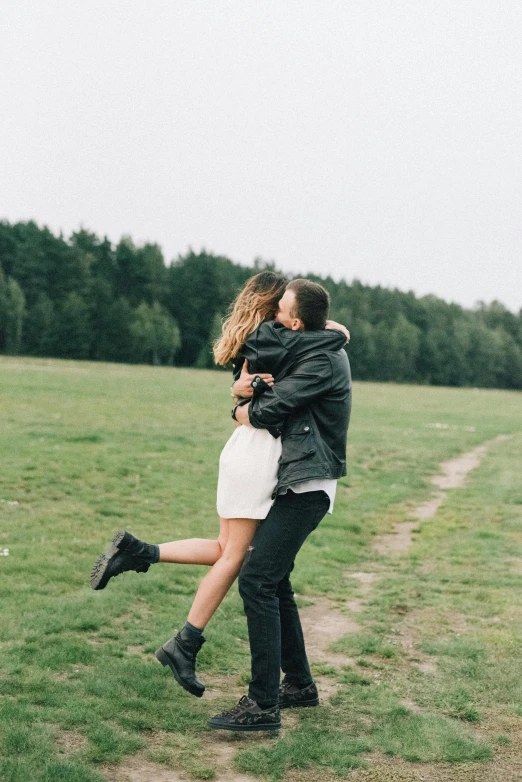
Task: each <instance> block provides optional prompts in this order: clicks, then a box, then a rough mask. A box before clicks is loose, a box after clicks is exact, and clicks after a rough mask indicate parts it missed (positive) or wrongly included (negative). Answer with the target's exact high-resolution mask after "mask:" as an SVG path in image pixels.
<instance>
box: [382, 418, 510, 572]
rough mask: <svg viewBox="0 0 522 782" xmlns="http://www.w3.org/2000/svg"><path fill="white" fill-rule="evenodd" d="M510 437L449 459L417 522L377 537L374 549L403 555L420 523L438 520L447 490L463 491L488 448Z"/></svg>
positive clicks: (418, 511) (417, 514) (417, 510)
mask: <svg viewBox="0 0 522 782" xmlns="http://www.w3.org/2000/svg"><path fill="white" fill-rule="evenodd" d="M509 437H510V435H503V434H499V435H497V437H495V438H494V439H493V440H488V441H487V442H485V443H482V445H478V446H477V447H476V448H474V449H473V450H472V451H469V452H468V453H465V454H462V456H458V457H457V458H456V459H450V460H449V461H447V462H443V463H442V464H441V465H440V472H439V473H438V474H437V475H434V476H433V478H432V479H431V484H432V486H436V487H437V489H438V491H433V492H432V493H431V496H430V497H429V499H427V500H426V502H424V503H423V504H422V505H419V506H418V507H417V508H415V510H414V511H412V512H411V513H410V514H409V515H410V516H411V517H412V518H413V519H415V521H403V522H401V523H399V524H395V526H394V530H393V532H392V533H390V534H389V535H378V536H377V537H376V538H375V541H374V548H375V550H376V551H377V553H379V554H381V555H382V556H385V557H387V556H393V555H400V554H404V553H405V552H406V551H407V550H408V549H409V547H410V546H411V544H412V534H413V531H414V530H415V529H416V527H417V526H418V523H419V522H422V521H430V520H431V519H433V518H434V517H435V514H436V513H437V511H438V509H439V508H440V506H441V505H442V503H443V502H444V499H445V497H446V492H447V491H448V489H460V488H461V487H462V486H464V483H465V480H466V476H467V475H468V473H469V472H471V470H474V469H475V468H476V467H478V466H479V465H480V462H481V460H482V458H483V457H484V455H485V454H486V452H487V450H488V448H489V447H490V446H491V445H493V444H495V443H498V442H502V441H503V440H508V439H509Z"/></svg>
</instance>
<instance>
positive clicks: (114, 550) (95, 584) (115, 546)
mask: <svg viewBox="0 0 522 782" xmlns="http://www.w3.org/2000/svg"><path fill="white" fill-rule="evenodd" d="M124 537H125V530H120V532H117V533H116V534H115V535H114V537H113V538H112V542H111V544H110V546H109V548H108V549H107V551H105V552H104V553H103V554H101V555H100V556H99V557H98V559H97V560H96V562H95V563H94V567H93V569H92V573H91V579H90V584H91V589H96V590H99V589H105V587H106V586H107V584H108V583H109V580H110V575H108V574H107V570H108V568H109V565H110V561H111V559H112V557H114V556H115V555H116V554H118V553H119V551H120V549H119V544H120V543H121V541H122V540H123V538H124Z"/></svg>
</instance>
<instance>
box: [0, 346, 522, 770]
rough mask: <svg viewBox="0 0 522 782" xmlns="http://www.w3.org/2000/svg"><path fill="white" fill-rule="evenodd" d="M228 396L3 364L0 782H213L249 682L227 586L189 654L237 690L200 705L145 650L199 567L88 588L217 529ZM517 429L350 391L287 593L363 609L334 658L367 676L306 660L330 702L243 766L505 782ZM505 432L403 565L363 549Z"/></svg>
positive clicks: (518, 683) (485, 407)
mask: <svg viewBox="0 0 522 782" xmlns="http://www.w3.org/2000/svg"><path fill="white" fill-rule="evenodd" d="M228 385H229V378H228V376H227V375H226V374H222V373H212V372H205V371H197V370H181V369H177V370H174V369H167V368H151V367H128V366H119V365H109V364H89V363H82V362H67V361H51V360H49V361H47V360H41V361H38V360H34V359H30V360H29V359H19V358H16V359H14V358H13V359H10V358H5V357H3V358H1V359H0V394H1V400H2V401H1V405H0V427H1V429H0V430H1V431H2V434H3V436H2V438H1V439H0V453H1V456H2V471H1V472H0V549H3V548H8V549H9V556H8V557H4V556H2V557H0V601H1V605H2V622H1V624H0V779H2V780H5V781H6V782H18V780H24V782H25V780H27V779H31V780H34V782H46V781H47V780H53V782H54V780H67V782H100V780H102V779H105V778H106V776H105V773H106V769H107V768H112V767H117V765H118V764H119V763H121V762H124V761H125V762H127V761H129V759H132V758H133V757H134V756H137V757H139V758H144V759H145V760H148V761H149V762H153V763H161V764H163V765H164V766H166V767H170V768H173V769H178V770H184V771H185V772H186V773H187V774H188V775H189V776H191V777H192V778H194V779H212V778H213V777H214V776H215V775H216V773H218V772H220V770H221V773H222V765H220V761H219V760H218V759H216V752H215V751H214V745H213V744H212V740H213V737H212V736H210V735H209V733H208V732H207V729H206V720H207V718H208V717H209V716H211V715H212V714H213V713H215V712H217V711H219V710H220V709H221V708H226V707H227V706H228V705H229V704H230V703H231V697H232V693H235V692H236V691H238V692H244V689H245V683H246V682H247V681H248V670H249V658H248V650H247V633H246V625H245V620H244V616H243V613H242V606H241V603H240V600H239V598H238V596H237V592H236V590H235V589H233V590H232V591H231V593H230V595H229V596H228V597H227V599H226V600H225V602H224V603H223V605H222V606H221V608H220V609H219V611H218V614H217V615H216V617H215V618H214V620H213V622H212V623H211V624H210V625H209V627H208V631H207V633H206V635H207V638H208V643H207V644H205V646H204V647H203V649H202V652H201V655H200V657H199V658H198V659H199V661H200V664H199V667H200V671H201V676H202V678H203V679H207V681H210V682H212V681H218V680H219V681H225V682H226V685H224V686H222V690H223V691H224V694H223V695H221V696H218V697H217V698H216V699H214V700H208V699H206V698H203V699H202V700H201V701H199V700H197V699H195V698H192V697H191V696H190V695H188V694H187V693H185V692H184V691H182V690H181V689H180V688H178V687H177V686H176V685H175V683H174V681H173V680H172V679H171V677H170V676H169V673H168V671H166V670H165V669H163V668H162V667H161V666H159V665H158V664H157V662H156V661H155V659H154V657H153V651H154V649H156V648H157V646H159V645H160V644H161V643H163V642H164V641H165V640H166V639H167V638H169V637H170V636H171V635H172V634H173V632H174V630H175V629H176V627H177V626H179V625H180V623H181V622H183V621H184V619H185V617H186V614H187V612H188V609H189V606H190V603H191V599H192V596H193V594H194V591H195V589H196V587H197V584H198V581H199V579H200V578H201V575H202V574H203V573H204V572H205V569H204V568H191V567H188V566H163V565H160V566H155V567H154V568H152V569H151V570H150V572H149V573H148V574H146V575H144V574H138V575H137V574H124V575H123V576H120V577H119V578H118V580H117V581H114V582H112V583H111V584H110V585H109V587H108V588H107V589H106V590H105V591H103V592H101V593H94V592H92V591H91V590H90V589H89V587H88V585H87V584H88V575H89V572H90V568H91V566H92V562H93V560H94V558H95V557H96V556H97V554H98V553H99V552H100V550H101V549H102V548H103V547H104V546H105V545H106V543H107V541H108V540H109V539H110V537H111V535H112V534H113V532H114V531H115V530H116V529H119V528H121V527H123V526H125V527H126V528H128V529H130V530H132V531H134V532H136V533H137V534H139V535H140V536H141V537H143V538H145V539H146V540H151V541H156V542H159V541H162V540H170V539H173V538H180V537H193V536H214V535H215V533H216V527H217V525H216V517H215V488H216V477H217V463H218V458H219V452H220V449H221V448H222V445H223V443H224V442H225V440H226V439H227V437H228V436H229V434H230V431H231V429H230V423H229V401H228V396H227V392H228ZM436 424H442V426H435V425H436ZM520 432H522V405H521V396H520V394H517V393H509V392H499V391H485V390H480V391H477V390H474V389H442V388H420V387H408V386H396V385H378V384H356V387H355V390H354V412H353V419H352V425H351V429H350V439H349V448H348V464H349V469H348V476H347V477H346V478H344V479H342V480H341V481H340V485H339V489H338V496H337V501H336V509H335V513H334V515H333V516H332V517H327V518H326V519H325V520H324V522H322V524H321V525H320V527H319V529H318V530H317V531H316V532H315V533H314V535H313V536H312V537H311V538H310V540H309V541H308V542H307V544H306V545H305V547H304V548H303V550H302V552H301V554H300V555H299V560H298V564H297V568H296V571H295V577H294V580H293V583H294V587H295V589H296V591H297V592H298V594H299V595H300V603H301V605H303V606H306V605H307V604H308V603H310V602H311V601H313V599H314V596H318V595H326V596H328V597H329V598H331V599H332V601H340V605H341V606H342V605H344V603H345V601H346V600H350V599H353V598H354V597H357V596H359V597H360V599H361V600H362V605H363V612H362V613H358V614H357V615H356V616H355V617H354V618H355V619H356V621H357V622H358V623H359V624H360V626H361V630H360V632H358V633H353V634H349V635H347V636H345V637H344V638H341V639H339V640H338V641H337V642H336V643H335V644H334V645H333V647H332V651H336V652H341V653H343V654H346V655H349V656H350V657H352V658H354V661H355V665H352V666H344V667H342V666H341V667H336V666H331V665H330V664H326V663H321V662H320V661H318V662H316V663H315V664H314V671H315V673H316V675H317V676H319V677H323V678H324V679H325V680H326V679H327V680H328V681H330V682H332V683H334V684H335V685H336V692H335V694H334V695H332V697H331V698H330V700H329V701H328V700H326V701H324V702H323V705H322V706H321V707H319V708H318V709H314V710H310V712H312V713H309V712H307V711H306V710H304V713H297V714H296V715H294V716H295V725H293V727H290V728H288V730H286V731H285V732H284V733H283V735H282V737H281V738H279V739H277V740H273V741H270V742H268V743H267V742H266V741H263V740H262V739H260V740H258V741H255V742H249V743H248V744H246V745H244V744H242V743H238V744H237V746H238V749H239V752H238V753H237V755H236V759H235V768H236V769H237V770H238V771H239V772H241V773H244V774H249V775H251V776H253V777H255V776H261V777H265V778H267V779H271V780H284V779H285V778H286V777H287V776H288V774H289V773H290V771H291V770H292V769H293V770H294V772H293V773H294V774H296V773H298V774H300V775H301V776H302V775H304V776H302V778H303V779H304V778H306V779H310V780H318V779H322V778H326V777H327V776H328V775H329V774H330V775H331V774H335V775H338V776H347V775H350V774H351V773H352V770H353V769H355V768H357V767H358V766H360V765H361V764H365V763H368V762H372V757H373V756H380V755H382V754H383V755H384V756H385V757H386V756H388V757H391V756H395V757H396V758H401V759H402V760H403V761H404V762H407V763H424V764H433V768H436V767H437V764H440V763H452V764H456V765H455V768H456V769H457V768H460V764H463V763H472V764H477V763H479V764H480V763H488V762H490V761H491V759H492V758H494V762H495V764H496V765H498V766H499V768H500V767H501V766H502V764H503V763H505V764H506V769H509V763H510V758H512V757H513V756H514V755H515V753H516V752H520V748H521V744H522V741H521V731H520V726H521V724H522V723H521V715H522V669H521V667H520V665H519V657H520V648H521V645H522V633H521V632H520V627H521V620H522V590H521V589H520V587H521V586H522V525H521V521H522V493H521V488H520V487H521V484H520V470H521V464H520V454H521V452H522V449H521V442H522V437H521V435H520ZM499 433H503V434H512V435H513V437H512V438H511V439H510V440H507V441H504V442H498V443H495V444H494V445H492V446H491V448H490V449H489V452H488V455H487V457H486V458H485V459H484V461H483V463H482V465H481V466H480V468H478V469H477V470H476V471H474V472H473V473H472V474H471V475H470V478H469V480H468V482H467V484H466V486H465V488H463V489H459V490H455V491H452V492H450V493H449V494H448V496H447V499H446V501H445V502H444V504H443V505H442V506H441V508H440V509H439V511H438V512H437V517H436V520H434V521H433V522H425V523H423V524H420V525H419V528H418V532H416V533H415V542H414V544H413V546H412V548H411V549H410V550H409V552H408V553H407V554H405V555H403V556H402V557H399V558H390V559H387V558H385V557H381V556H377V555H376V554H375V552H374V551H373V549H372V540H373V538H374V536H375V535H377V534H382V533H386V532H389V531H390V530H391V528H392V527H393V524H394V523H396V522H400V521H404V520H407V518H408V512H409V511H410V510H411V509H412V508H414V507H415V506H416V505H418V504H419V503H420V502H422V501H423V500H425V499H426V498H427V496H428V494H429V492H430V487H429V477H430V475H431V474H433V473H435V472H436V471H437V466H438V464H439V463H440V462H441V461H443V460H446V459H448V458H451V457H452V456H454V455H457V454H459V453H461V452H464V451H467V450H470V449H471V448H473V447H474V446H476V445H477V444H479V443H482V442H484V441H487V440H490V439H492V438H494V437H495V436H496V435H497V434H499ZM358 571H368V572H374V573H375V574H376V575H377V576H378V577H377V578H376V580H375V582H374V583H373V585H372V587H371V591H370V592H369V593H368V594H367V595H365V594H364V593H363V592H361V591H360V588H359V586H358V582H357V580H356V579H353V578H347V577H346V575H347V574H348V575H349V574H350V573H354V572H358ZM227 692H230V694H229V695H227V694H226V693H227ZM283 717H284V719H285V718H286V715H283ZM292 724H293V723H292ZM64 737H70V741H69V742H68V743H67V746H65V745H64V742H65V738H64ZM71 737H72V738H71ZM64 746H65V748H64ZM244 746H246V748H243V747H244ZM379 753H380V754H379ZM229 773H230V775H231V774H232V773H233V771H232V770H230V772H229ZM390 773H391V774H393V773H394V772H393V769H391V771H390ZM455 773H456V772H455ZM506 773H507V772H506ZM324 775H326V776H324ZM301 776H300V777H299V779H301ZM227 778H228V777H227ZM231 778H232V777H231V776H230V779H231ZM387 778H388V777H387ZM396 778H397V780H398V779H400V776H397V777H396ZM434 778H435V777H434ZM437 778H438V777H437ZM450 778H452V777H448V779H450ZM457 778H459V779H460V777H457V776H455V779H457ZM389 779H392V780H393V779H394V777H393V776H390V777H389Z"/></svg>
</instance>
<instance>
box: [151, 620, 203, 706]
mask: <svg viewBox="0 0 522 782" xmlns="http://www.w3.org/2000/svg"><path fill="white" fill-rule="evenodd" d="M204 643H205V639H204V638H203V636H202V635H196V634H195V633H191V632H190V630H188V629H187V628H186V627H184V628H183V629H182V630H180V631H179V633H178V634H177V635H176V636H175V637H174V638H171V639H170V641H167V642H166V643H164V644H163V646H160V648H159V649H158V650H157V652H156V657H157V658H158V660H159V661H160V663H161V664H162V665H168V666H169V668H170V670H171V671H172V673H173V674H174V678H175V679H176V681H177V683H178V684H180V685H181V686H182V687H183V689H184V690H187V692H190V694H191V695H195V696H196V698H201V696H202V695H203V693H204V692H205V685H204V684H201V682H200V681H198V679H197V678H196V655H197V653H198V652H199V650H200V649H201V647H202V646H203V644H204Z"/></svg>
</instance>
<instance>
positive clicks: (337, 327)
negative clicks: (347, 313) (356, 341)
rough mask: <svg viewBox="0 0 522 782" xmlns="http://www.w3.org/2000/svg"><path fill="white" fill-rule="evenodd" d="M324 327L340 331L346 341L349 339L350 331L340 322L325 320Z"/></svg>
mask: <svg viewBox="0 0 522 782" xmlns="http://www.w3.org/2000/svg"><path fill="white" fill-rule="evenodd" d="M325 329H334V330H335V331H341V332H342V333H343V334H344V336H345V337H346V342H347V343H348V342H349V341H350V332H349V331H348V329H347V328H346V326H343V324H342V323H336V322H335V320H327V321H326V325H325Z"/></svg>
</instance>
